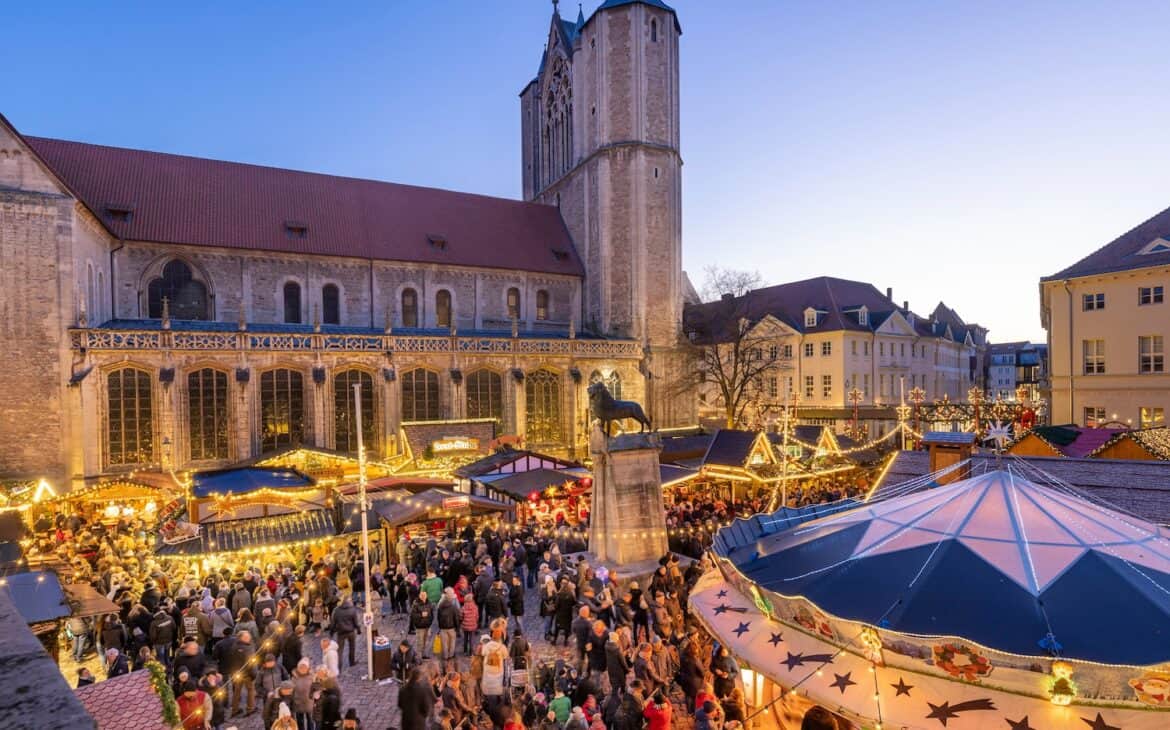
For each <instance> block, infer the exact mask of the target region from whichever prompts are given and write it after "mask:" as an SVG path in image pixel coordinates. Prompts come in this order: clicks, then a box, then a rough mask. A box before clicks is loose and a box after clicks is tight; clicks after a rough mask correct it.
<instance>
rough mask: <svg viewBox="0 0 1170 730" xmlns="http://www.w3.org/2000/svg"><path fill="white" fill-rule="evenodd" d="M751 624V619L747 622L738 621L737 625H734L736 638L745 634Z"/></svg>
mask: <svg viewBox="0 0 1170 730" xmlns="http://www.w3.org/2000/svg"><path fill="white" fill-rule="evenodd" d="M751 625H752V623H751V621H748V622H747V623H743V622H740V624H739V626H736V627H735V629H734V631H735V636H736V638H739V637H740V636H743V635H744V634H746V633H747V632H748V627H749V626H751Z"/></svg>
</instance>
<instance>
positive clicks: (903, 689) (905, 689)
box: [890, 677, 914, 697]
mask: <svg viewBox="0 0 1170 730" xmlns="http://www.w3.org/2000/svg"><path fill="white" fill-rule="evenodd" d="M890 686H891V687H893V688H894V689H895V690H897V694H895V695H894V696H895V697H901V696H902V695H906V696H907V697H909V696H910V690H912V689H914V685H912V684H906V680H904V679H902V678H901V677H898V683H897V684H891V685H890Z"/></svg>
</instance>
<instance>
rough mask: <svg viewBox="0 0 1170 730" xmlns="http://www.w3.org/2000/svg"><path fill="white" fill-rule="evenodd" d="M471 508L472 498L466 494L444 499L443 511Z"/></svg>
mask: <svg viewBox="0 0 1170 730" xmlns="http://www.w3.org/2000/svg"><path fill="white" fill-rule="evenodd" d="M470 506H471V498H470V497H468V496H467V495H466V494H464V495H462V496H459V497H444V498H443V509H445V510H457V509H467V508H468V507H470Z"/></svg>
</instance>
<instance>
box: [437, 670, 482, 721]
mask: <svg viewBox="0 0 1170 730" xmlns="http://www.w3.org/2000/svg"><path fill="white" fill-rule="evenodd" d="M462 685H463V677H462V676H460V674H459V673H458V672H451V673H450V674H448V675H447V682H446V685H445V686H444V687H443V693H442V694H441V695H440V696H439V699H441V700H442V701H443V707H444V708H446V709H447V710H449V711H450V712H451V724H452V725H458V724H459V723H460V722H462V721H463V718H465V717H474V716H475V708H474V707H472V706H471V705H469V704H468V703H467V701H466V700H465V699H464V698H463V687H462Z"/></svg>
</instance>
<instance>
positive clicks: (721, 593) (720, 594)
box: [715, 588, 727, 598]
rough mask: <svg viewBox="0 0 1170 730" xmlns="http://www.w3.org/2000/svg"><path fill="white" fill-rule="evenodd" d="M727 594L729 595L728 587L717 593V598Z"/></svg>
mask: <svg viewBox="0 0 1170 730" xmlns="http://www.w3.org/2000/svg"><path fill="white" fill-rule="evenodd" d="M726 596H727V589H726V588H724V589H723V590H721V591H719V592H718V593H716V594H715V597H716V598H724V597H726Z"/></svg>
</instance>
